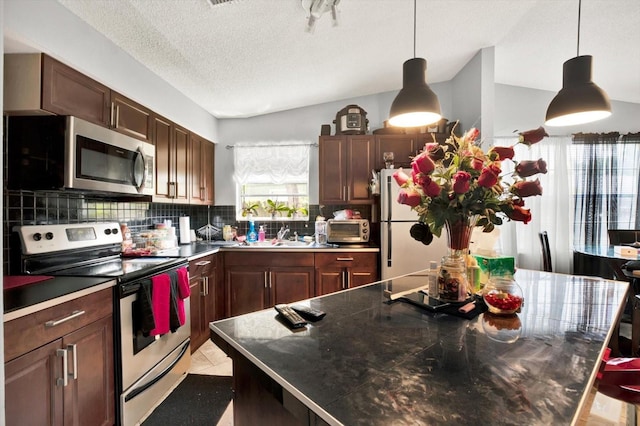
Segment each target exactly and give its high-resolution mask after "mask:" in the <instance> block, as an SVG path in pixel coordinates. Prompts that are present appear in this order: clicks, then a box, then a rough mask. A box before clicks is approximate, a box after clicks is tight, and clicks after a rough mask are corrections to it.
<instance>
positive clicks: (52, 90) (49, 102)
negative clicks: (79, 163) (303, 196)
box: [42, 55, 111, 127]
mask: <svg viewBox="0 0 640 426" xmlns="http://www.w3.org/2000/svg"><path fill="white" fill-rule="evenodd" d="M110 96H111V90H110V89H109V88H108V87H107V86H104V85H102V84H100V83H98V82H97V81H94V80H92V79H90V78H89V77H87V76H85V75H83V74H81V73H79V72H78V71H76V70H74V69H72V68H70V67H68V66H66V65H64V64H63V63H61V62H58V61H56V60H55V59H53V58H51V57H49V56H46V55H43V59H42V108H43V109H46V110H47V111H51V112H53V113H55V114H59V115H75V116H76V117H79V118H82V119H84V120H87V121H90V122H92V123H96V124H100V125H102V126H105V127H109V103H110Z"/></svg>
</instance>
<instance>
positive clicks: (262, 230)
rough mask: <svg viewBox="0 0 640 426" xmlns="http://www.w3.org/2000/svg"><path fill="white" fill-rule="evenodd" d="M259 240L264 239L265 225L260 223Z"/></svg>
mask: <svg viewBox="0 0 640 426" xmlns="http://www.w3.org/2000/svg"><path fill="white" fill-rule="evenodd" d="M258 241H260V242H263V241H264V225H260V230H259V231H258Z"/></svg>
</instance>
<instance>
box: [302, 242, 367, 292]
mask: <svg viewBox="0 0 640 426" xmlns="http://www.w3.org/2000/svg"><path fill="white" fill-rule="evenodd" d="M377 265H378V254H377V253H369V252H348V253H341V252H330V253H316V254H315V268H316V296H322V295H325V294H329V293H333V292H336V291H340V290H345V289H348V288H353V287H358V286H361V285H365V284H370V283H372V282H375V281H378V268H377Z"/></svg>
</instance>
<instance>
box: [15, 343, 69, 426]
mask: <svg viewBox="0 0 640 426" xmlns="http://www.w3.org/2000/svg"><path fill="white" fill-rule="evenodd" d="M58 350H60V351H62V339H58V340H55V341H53V342H51V343H49V344H46V345H44V346H41V347H39V348H38V349H35V350H33V351H31V352H28V353H26V354H25V355H22V356H20V357H18V358H16V359H14V360H12V361H9V362H7V363H6V364H5V369H4V373H5V382H4V392H5V419H6V422H7V425H61V424H62V420H63V408H64V402H63V389H64V388H63V386H62V383H60V384H56V381H57V380H58V379H60V380H62V357H61V356H57V355H56V353H57V351H58Z"/></svg>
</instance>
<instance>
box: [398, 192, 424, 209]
mask: <svg viewBox="0 0 640 426" xmlns="http://www.w3.org/2000/svg"><path fill="white" fill-rule="evenodd" d="M421 201H422V197H421V196H420V193H419V192H418V191H416V190H414V189H410V188H407V189H401V190H400V191H399V192H398V202H399V203H400V204H406V205H407V206H410V207H416V206H418V205H419V204H420V202H421Z"/></svg>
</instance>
